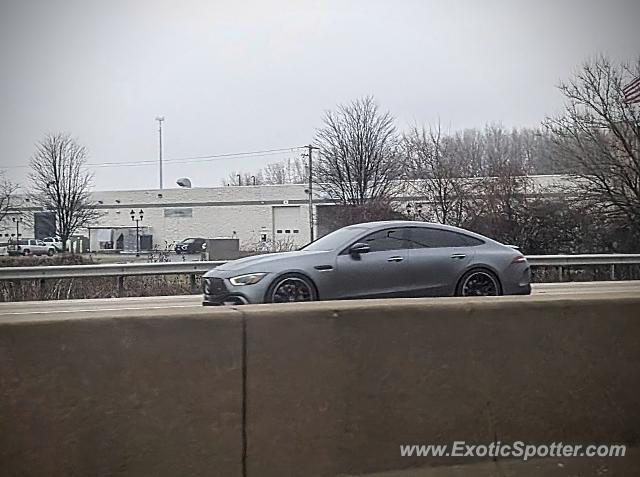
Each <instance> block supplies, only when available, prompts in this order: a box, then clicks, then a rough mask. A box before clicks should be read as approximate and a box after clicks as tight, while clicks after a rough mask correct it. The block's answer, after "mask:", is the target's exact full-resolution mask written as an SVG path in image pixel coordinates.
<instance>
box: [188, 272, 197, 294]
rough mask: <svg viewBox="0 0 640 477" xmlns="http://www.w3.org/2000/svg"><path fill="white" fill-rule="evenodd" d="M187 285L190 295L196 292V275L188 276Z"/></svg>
mask: <svg viewBox="0 0 640 477" xmlns="http://www.w3.org/2000/svg"><path fill="white" fill-rule="evenodd" d="M189 285H190V286H191V293H196V292H197V291H198V290H197V289H196V274H195V273H192V274H191V275H189Z"/></svg>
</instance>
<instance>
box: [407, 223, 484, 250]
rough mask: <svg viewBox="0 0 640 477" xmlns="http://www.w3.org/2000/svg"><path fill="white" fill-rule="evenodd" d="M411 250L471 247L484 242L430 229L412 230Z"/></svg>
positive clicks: (466, 236)
mask: <svg viewBox="0 0 640 477" xmlns="http://www.w3.org/2000/svg"><path fill="white" fill-rule="evenodd" d="M409 242H410V244H411V248H438V247H470V246H475V245H481V244H482V241H481V240H478V239H476V238H473V237H469V236H468V235H463V234H459V233H457V232H451V231H449V230H439V229H430V228H426V227H425V228H422V227H418V228H412V229H410V233H409Z"/></svg>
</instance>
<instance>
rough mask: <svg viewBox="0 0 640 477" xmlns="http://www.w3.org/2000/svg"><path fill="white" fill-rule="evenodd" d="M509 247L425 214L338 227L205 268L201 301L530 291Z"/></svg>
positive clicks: (519, 258) (524, 269)
mask: <svg viewBox="0 0 640 477" xmlns="http://www.w3.org/2000/svg"><path fill="white" fill-rule="evenodd" d="M529 281H530V269H529V264H528V263H527V260H526V259H525V257H524V256H523V255H522V253H520V252H519V251H518V250H516V249H514V248H513V247H510V246H507V245H502V244H501V243H498V242H496V241H494V240H491V239H490V238H487V237H483V236H482V235H478V234H476V233H473V232H469V231H467V230H463V229H459V228H456V227H450V226H446V225H440V224H430V223H425V222H406V221H392V222H371V223H365V224H358V225H351V226H348V227H344V228H342V229H339V230H336V231H335V232H332V233H330V234H328V235H325V236H324V237H321V238H320V239H318V240H316V241H315V242H312V243H310V244H308V245H306V246H305V247H303V248H302V249H301V250H298V251H295V252H284V253H274V254H267V255H260V256H254V257H246V258H241V259H239V260H234V261H231V262H228V263H226V264H224V265H222V266H219V267H216V268H214V269H213V270H210V271H209V272H207V273H206V274H205V275H204V280H203V291H204V301H203V304H205V305H219V304H243V303H272V302H291V301H312V300H336V299H347V298H380V297H421V296H454V295H458V296H483V295H484V296H486V295H517V294H524V295H528V294H529V293H531V285H530V284H529Z"/></svg>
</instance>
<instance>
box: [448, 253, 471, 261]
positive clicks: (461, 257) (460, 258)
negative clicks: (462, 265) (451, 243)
mask: <svg viewBox="0 0 640 477" xmlns="http://www.w3.org/2000/svg"><path fill="white" fill-rule="evenodd" d="M466 257H467V256H466V255H465V254H464V253H454V254H453V255H451V258H457V259H458V260H462V259H463V258H466Z"/></svg>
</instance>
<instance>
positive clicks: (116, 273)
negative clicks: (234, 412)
mask: <svg viewBox="0 0 640 477" xmlns="http://www.w3.org/2000/svg"><path fill="white" fill-rule="evenodd" d="M527 261H528V262H529V264H530V265H531V266H532V267H556V268H557V270H558V281H562V277H563V270H564V268H566V267H572V266H582V265H606V266H609V267H610V278H611V280H615V267H616V265H634V264H640V254H592V255H528V256H527ZM224 263H227V262H226V261H208V262H205V261H202V262H160V263H127V264H104V265H54V266H41V267H0V280H40V284H41V285H43V284H44V281H45V280H46V279H53V278H81V277H118V291H119V293H121V292H122V291H123V288H124V278H125V277H128V276H140V275H189V277H190V283H191V288H192V290H194V291H196V290H197V287H196V276H197V275H202V274H203V273H205V272H207V271H209V270H211V269H212V268H215V267H217V266H218V265H222V264H224Z"/></svg>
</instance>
